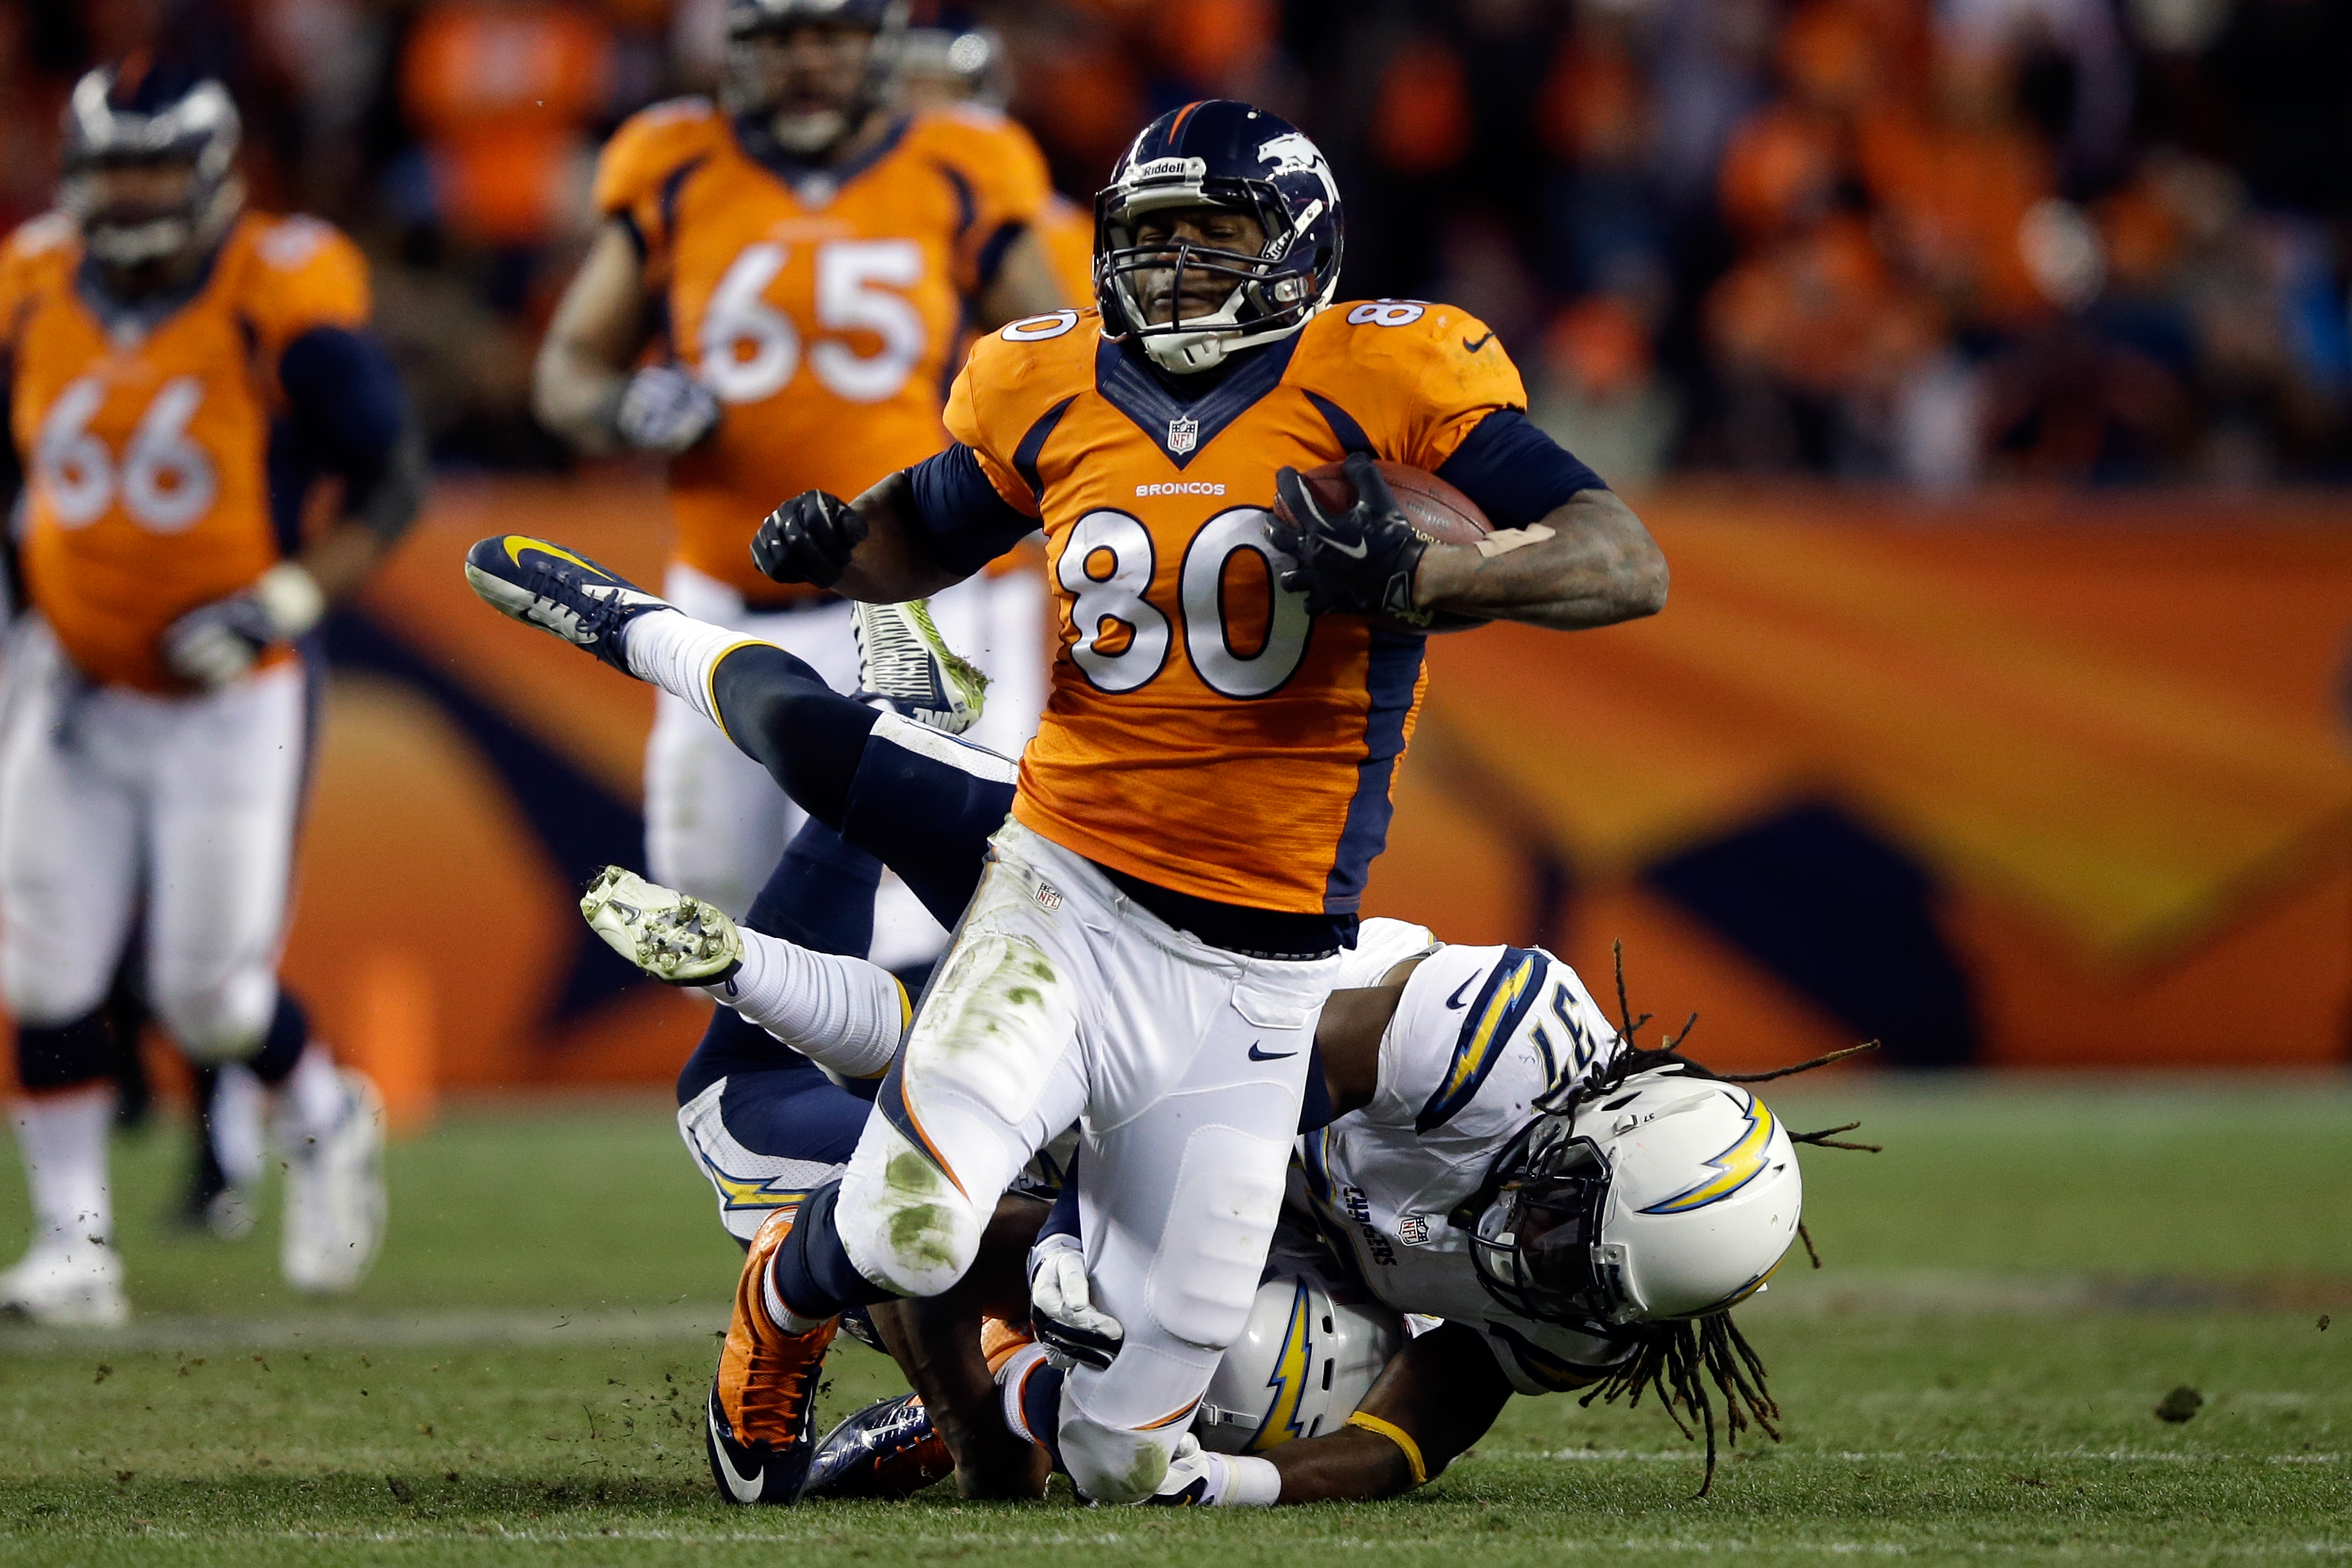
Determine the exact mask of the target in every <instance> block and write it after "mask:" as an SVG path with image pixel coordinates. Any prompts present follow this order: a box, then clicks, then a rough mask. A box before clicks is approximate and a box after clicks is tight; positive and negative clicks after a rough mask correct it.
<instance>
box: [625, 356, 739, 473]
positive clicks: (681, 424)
mask: <svg viewBox="0 0 2352 1568" xmlns="http://www.w3.org/2000/svg"><path fill="white" fill-rule="evenodd" d="M719 413H720V409H719V399H718V397H717V396H716V395H713V394H712V392H711V390H710V388H709V387H707V386H705V385H703V384H702V383H701V382H699V381H697V380H696V379H695V378H694V377H693V376H692V375H691V374H688V373H687V372H685V371H683V370H680V369H678V368H677V366H676V365H674V364H650V365H647V366H646V368H645V369H643V370H641V371H639V372H637V374H635V375H633V376H631V377H629V384H628V385H627V386H626V387H625V388H623V389H622V392H621V405H620V406H619V407H618V408H617V409H615V410H614V413H613V429H614V434H616V435H618V436H619V437H621V439H622V440H623V441H624V442H625V443H627V444H628V445H629V446H632V447H636V448H637V449H638V450H639V451H641V452H662V453H667V454H668V455H670V456H673V457H675V456H676V455H677V454H678V453H680V452H683V451H685V450H686V449H687V448H688V447H691V446H693V445H694V444H695V443H696V442H697V441H699V440H701V439H702V438H703V437H705V436H708V435H709V434H710V427H711V426H714V425H716V424H718V423H719Z"/></svg>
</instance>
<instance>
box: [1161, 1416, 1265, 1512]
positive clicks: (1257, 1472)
mask: <svg viewBox="0 0 2352 1568" xmlns="http://www.w3.org/2000/svg"><path fill="white" fill-rule="evenodd" d="M1281 1496H1282V1477H1281V1474H1280V1473H1279V1472H1278V1471H1276V1469H1275V1468H1274V1465H1273V1463H1272V1462H1271V1461H1270V1460H1266V1459H1254V1458H1244V1457H1243V1456H1240V1455H1234V1456H1231V1457H1228V1456H1226V1455H1223V1454H1213V1453H1210V1452H1209V1451H1208V1450H1207V1449H1205V1448H1203V1447H1201V1440H1200V1439H1199V1438H1198V1437H1195V1436H1192V1434H1191V1433H1190V1432H1187V1433H1185V1434H1184V1436H1182V1437H1181V1438H1180V1439H1179V1440H1178V1441H1177V1444H1176V1452H1175V1455H1174V1456H1173V1457H1172V1458H1170V1459H1169V1461H1168V1477H1167V1479H1165V1480H1163V1481H1161V1482H1160V1489H1159V1490H1158V1491H1155V1492H1153V1493H1152V1494H1151V1495H1150V1497H1148V1498H1145V1499H1144V1500H1143V1501H1144V1506H1146V1507H1147V1508H1270V1507H1272V1506H1273V1505H1274V1504H1275V1503H1276V1501H1277V1500H1280V1498H1281Z"/></svg>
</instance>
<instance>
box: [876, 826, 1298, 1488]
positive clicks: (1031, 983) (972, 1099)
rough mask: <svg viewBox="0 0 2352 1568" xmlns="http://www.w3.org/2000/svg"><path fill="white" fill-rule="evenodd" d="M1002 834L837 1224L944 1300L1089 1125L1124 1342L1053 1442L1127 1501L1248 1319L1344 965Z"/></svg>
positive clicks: (1095, 1266) (1068, 1410) (1096, 1281)
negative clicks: (1190, 926) (1258, 945)
mask: <svg viewBox="0 0 2352 1568" xmlns="http://www.w3.org/2000/svg"><path fill="white" fill-rule="evenodd" d="M1337 965H1338V960H1337V959H1318V960H1310V961H1307V962H1303V963H1278V962H1275V961H1271V960H1265V959H1252V958H1244V957H1242V956H1241V955H1239V954H1237V953H1233V952H1225V951H1223V949H1219V948H1214V947H1211V946H1209V945H1208V944H1207V943H1205V942H1201V941H1199V940H1198V939H1196V938H1194V937H1192V936H1191V935H1189V934H1187V933H1186V932H1183V931H1177V930H1175V929H1173V928H1171V926H1169V925H1168V924H1166V923H1165V922H1164V921H1160V919H1159V918H1158V917H1157V916H1155V915H1153V914H1151V913H1150V912H1149V911H1148V910H1144V909H1142V908H1140V907H1139V906H1138V905H1136V904H1135V903H1133V902H1132V901H1131V900H1129V899H1128V898H1127V897H1126V895H1125V894H1123V893H1121V892H1120V891H1119V890H1118V888H1117V887H1116V886H1115V885H1113V884H1112V882H1111V881H1110V880H1109V879H1108V878H1107V877H1105V876H1104V875H1103V874H1102V872H1101V870H1100V869H1099V868H1097V867H1095V866H1094V865H1093V864H1091V863H1090V862H1088V861H1087V860H1086V859H1084V858H1081V857H1079V856H1077V855H1075V854H1072V853H1071V852H1069V851H1068V850H1066V849H1064V848H1062V847H1059V846H1058V845H1055V844H1053V843H1051V842H1049V841H1048V840H1046V839H1045V838H1043V837H1039V836H1038V835H1037V834H1035V833H1033V832H1032V831H1030V830H1029V829H1028V828H1026V827H1024V826H1020V825H1019V824H1017V823H1007V824H1006V825H1005V826H1004V827H1003V829H1002V830H1000V831H999V832H998V833H997V835H996V837H995V838H994V839H993V840H992V854H991V858H990V864H989V867H988V869H987V871H986V873H985V874H984V875H983V877H982V881H981V884H980V889H979V891H978V892H977V893H976V894H974V895H973V899H972V902H971V908H970V909H969V910H966V912H965V914H964V918H963V921H962V924H961V926H960V927H959V928H958V931H957V932H956V937H955V942H954V943H953V945H952V946H951V947H950V950H949V952H948V956H947V958H946V960H945V961H944V964H943V967H942V968H941V970H940V974H939V976H938V978H937V979H936V980H934V981H933V983H932V984H931V987H930V990H929V993H928V994H926V995H925V997H924V999H923V1005H922V1010H921V1012H920V1013H919V1015H918V1016H917V1017H916V1020H915V1025H914V1028H913V1031H912V1032H911V1033H910V1034H909V1035H908V1039H907V1044H906V1045H905V1047H903V1048H902V1049H901V1050H900V1052H899V1056H898V1063H897V1064H896V1066H895V1067H894V1068H892V1071H891V1074H890V1077H889V1079H887V1081H886V1082H885V1083H884V1086H883V1089H882V1092H881V1094H880V1096H879V1097H878V1098H877V1100H876V1103H875V1114H874V1115H873V1116H872V1117H870V1118H869V1119H868V1120H867V1121H866V1130H865V1132H864V1134H863V1135H862V1136H861V1137H860V1139H859V1141H858V1144H857V1149H856V1152H855V1153H854V1154H853V1155H852V1156H851V1157H850V1162H849V1169H848V1171H847V1172H846V1173H845V1175H844V1177H843V1179H842V1187H841V1200H840V1204H839V1206H838V1208H837V1210H836V1211H835V1212H836V1215H837V1216H838V1224H839V1227H840V1234H841V1239H842V1243H843V1245H844V1247H846V1248H847V1250H848V1253H849V1258H850V1260H851V1261H852V1262H853V1263H855V1264H856V1266H857V1268H858V1269H859V1271H860V1272H862V1273H863V1274H865V1275H866V1278H868V1279H872V1280H874V1281H875V1282H876V1283H877V1284H880V1285H883V1286H886V1287H887V1288H888V1289H892V1290H896V1291H898V1292H899V1293H900V1294H902V1295H908V1296H932V1295H937V1294H939V1293H940V1291H942V1290H944V1289H947V1288H948V1287H949V1286H950V1285H952V1284H954V1283H955V1281H956V1280H957V1279H960V1278H961V1276H962V1274H963V1272H964V1270H965V1269H967V1268H969V1267H971V1261H972V1258H973V1257H974V1255H975V1254H976V1252H977V1251H978V1249H979V1246H980V1238H981V1232H982V1228H983V1227H984V1226H986V1224H987V1222H988V1218H989V1215H990V1214H991V1213H992V1211H993V1210H994V1208H995V1205H996V1198H997V1194H999V1193H1001V1192H1003V1190H1004V1188H1005V1187H1006V1185H1007V1184H1010V1183H1011V1182H1012V1181H1013V1177H1014V1175H1015V1173H1018V1172H1019V1171H1020V1170H1021V1168H1022V1166H1023V1165H1024V1163H1025V1162H1027V1160H1028V1159H1029V1158H1030V1156H1031V1155H1032V1154H1033V1153H1034V1152H1036V1151H1037V1150H1038V1149H1039V1148H1040V1147H1042V1146H1043V1145H1044V1144H1045V1142H1047V1141H1048V1140H1050V1139H1051V1138H1053V1137H1054V1136H1055V1134H1056V1133H1058V1132H1060V1131H1062V1130H1063V1129H1064V1128H1066V1127H1067V1126H1068V1125H1069V1124H1070V1123H1071V1122H1072V1121H1077V1122H1078V1123H1079V1126H1080V1130H1081V1131H1082V1132H1083V1134H1084V1137H1085V1145H1084V1147H1085V1153H1084V1155H1083V1157H1082V1158H1081V1159H1080V1161H1079V1166H1078V1196H1079V1213H1080V1221H1081V1225H1082V1226H1083V1227H1084V1237H1085V1245H1086V1256H1087V1273H1088V1275H1089V1277H1090V1278H1091V1279H1092V1281H1093V1286H1094V1300H1095V1302H1096V1304H1097V1306H1099V1307H1101V1308H1102V1309H1103V1310H1105V1311H1107V1312H1109V1313H1110V1314H1111V1315H1112V1316H1114V1317H1116V1318H1118V1320H1119V1321H1120V1322H1121V1323H1122V1324H1123V1325H1124V1326H1125V1328H1126V1331H1127V1337H1126V1340H1125V1342H1124V1343H1123V1345H1122V1347H1121V1349H1120V1351H1119V1353H1118V1357H1117V1358H1116V1359H1115V1360H1114V1361H1113V1362H1112V1363H1111V1365H1110V1368H1109V1370H1108V1371H1105V1372H1096V1371H1094V1370H1092V1369H1090V1368H1085V1367H1080V1368H1078V1369H1076V1370H1075V1371H1074V1372H1072V1373H1071V1374H1070V1376H1069V1380H1068V1382H1067V1384H1066V1385H1065V1393H1064V1395H1063V1404H1062V1417H1061V1443H1062V1455H1063V1458H1064V1459H1065V1461H1066V1463H1067V1465H1068V1467H1069V1470H1070V1474H1071V1477H1072V1478H1073V1479H1075V1480H1076V1482H1077V1483H1078V1485H1079V1486H1080V1487H1081V1488H1083V1489H1085V1490H1086V1492H1087V1495H1088V1496H1090V1497H1092V1498H1095V1499H1097V1500H1100V1501H1105V1502H1131V1501H1135V1500H1139V1499H1140V1498H1143V1497H1147V1496H1149V1495H1150V1493H1151V1491H1152V1490H1153V1489H1155V1488H1156V1487H1158V1485H1159V1484H1160V1479H1161V1478H1162V1476H1163V1475H1164V1474H1165V1473H1166V1471H1167V1467H1168V1460H1169V1457H1170V1455H1171V1452H1172V1451H1173V1450H1174V1448H1175V1446H1176V1443H1177V1440H1178V1439H1179V1438H1180V1437H1181V1436H1183V1434H1184V1431H1185V1429H1186V1427H1187V1426H1188V1425H1189V1424H1190V1420H1191V1417H1192V1411H1193V1408H1194V1406H1196V1405H1198V1404H1199V1403H1200V1399H1201V1395H1202V1393H1203V1392H1204V1391H1205V1390H1206V1389H1207V1387H1208V1384H1209V1378H1210V1374H1211V1373H1213V1372H1214V1371H1215V1369H1216V1365H1217V1362H1218V1360H1219V1359H1220V1357H1221V1356H1222V1355H1223V1352H1224V1350H1225V1347H1226V1346H1228V1345H1230V1344H1232V1343H1233V1342H1234V1340H1235V1338H1237V1337H1238V1336H1239V1334H1240V1332H1241V1331H1242V1327H1243V1325H1244V1322H1245V1321H1247V1319H1248V1316H1249V1310H1250V1306H1251V1303H1252V1301H1253V1300H1254V1299H1255V1295H1256V1291H1257V1286H1258V1279H1259V1276H1260V1273H1261V1271H1262V1269H1263V1268H1264V1266H1265V1252H1266V1244H1267V1242H1268V1240H1269V1239H1270V1238H1271V1237H1272V1236H1273V1234H1274V1228H1275V1222H1276V1217H1277V1216H1278V1215H1279V1213H1280V1211H1281V1206H1282V1194H1283V1183H1284V1173H1285V1170H1286V1166H1287V1164H1288V1162H1289V1158H1290V1147H1291V1141H1292V1138H1293V1136H1294V1134H1295V1133H1296V1131H1297V1125H1298V1108H1299V1101H1300V1098H1301V1096H1302V1094H1303V1092H1304V1089H1305V1083H1306V1075H1307V1063H1308V1061H1309V1059H1310V1057H1309V1047H1310V1046H1311V1045H1312V1043H1313V1039H1314V1028H1315V1020H1316V1018H1317V1016H1318V1015H1319V1014H1320V1012H1321V1010H1322V1003H1323V998H1324V996H1325V995H1326V994H1327V993H1328V991H1329V989H1330V984H1331V976H1332V973H1333V972H1334V971H1335V969H1336V968H1337Z"/></svg>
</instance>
